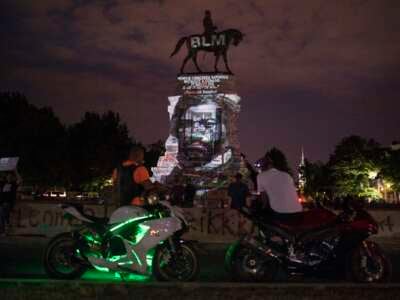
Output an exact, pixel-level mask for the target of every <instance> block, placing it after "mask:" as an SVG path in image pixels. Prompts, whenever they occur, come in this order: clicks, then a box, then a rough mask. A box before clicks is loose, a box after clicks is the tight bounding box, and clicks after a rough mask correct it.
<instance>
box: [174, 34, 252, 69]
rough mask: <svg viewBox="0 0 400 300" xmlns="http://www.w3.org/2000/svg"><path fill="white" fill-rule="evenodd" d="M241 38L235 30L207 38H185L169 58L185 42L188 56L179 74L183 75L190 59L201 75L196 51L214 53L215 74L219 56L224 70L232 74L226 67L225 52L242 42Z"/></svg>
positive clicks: (205, 36) (227, 66)
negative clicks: (222, 60)
mask: <svg viewBox="0 0 400 300" xmlns="http://www.w3.org/2000/svg"><path fill="white" fill-rule="evenodd" d="M243 37H244V34H243V33H241V32H240V31H239V30H237V29H227V30H224V31H221V32H216V33H213V34H211V35H208V36H207V35H191V36H186V37H183V38H181V39H180V40H179V41H178V43H177V44H176V46H175V50H174V51H173V52H172V53H171V56H170V57H172V56H174V55H175V54H176V53H178V52H179V50H180V49H181V47H182V45H183V44H184V43H185V42H186V48H187V49H188V54H187V55H186V57H185V59H184V60H183V63H182V66H181V73H183V70H184V68H185V65H186V63H187V61H188V60H189V59H190V58H191V59H192V60H193V63H194V65H195V66H196V68H197V71H198V72H199V73H202V71H201V70H200V68H199V65H198V64H197V53H198V51H200V50H202V51H207V52H213V53H214V56H215V64H214V71H215V72H218V61H219V58H220V56H221V55H222V57H223V59H224V62H225V67H226V70H227V71H228V73H230V74H233V73H232V71H231V70H230V68H229V65H228V58H227V52H228V49H229V46H230V45H231V44H233V45H234V46H237V45H238V44H239V43H240V42H241V41H242V40H243Z"/></svg>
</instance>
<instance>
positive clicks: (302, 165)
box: [297, 147, 306, 194]
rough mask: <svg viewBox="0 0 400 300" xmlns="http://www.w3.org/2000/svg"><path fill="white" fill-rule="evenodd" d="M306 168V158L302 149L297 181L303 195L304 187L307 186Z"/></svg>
mask: <svg viewBox="0 0 400 300" xmlns="http://www.w3.org/2000/svg"><path fill="white" fill-rule="evenodd" d="M305 166H306V161H305V156H304V149H303V147H301V159H300V163H299V167H298V172H299V174H298V180H297V188H298V190H299V192H300V193H301V194H302V193H303V192H304V187H305V185H306V177H305V174H304V168H305Z"/></svg>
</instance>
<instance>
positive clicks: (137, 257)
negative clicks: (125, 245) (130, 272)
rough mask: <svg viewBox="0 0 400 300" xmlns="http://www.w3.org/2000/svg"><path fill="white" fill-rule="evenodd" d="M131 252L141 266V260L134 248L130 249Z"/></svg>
mask: <svg viewBox="0 0 400 300" xmlns="http://www.w3.org/2000/svg"><path fill="white" fill-rule="evenodd" d="M132 254H133V256H134V257H135V258H136V260H137V262H138V264H139V265H140V266H142V262H141V261H140V258H139V256H138V255H137V254H136V252H135V250H133V249H132Z"/></svg>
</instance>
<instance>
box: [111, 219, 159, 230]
mask: <svg viewBox="0 0 400 300" xmlns="http://www.w3.org/2000/svg"><path fill="white" fill-rule="evenodd" d="M151 216H152V215H146V216H143V217H137V218H132V219H129V220H126V221H125V222H123V223H120V224H118V225H116V226H114V227H112V228H111V229H110V231H115V230H117V229H119V228H121V227H123V226H125V225H126V224H130V223H132V222H136V221H139V220H144V219H148V218H150V217H151Z"/></svg>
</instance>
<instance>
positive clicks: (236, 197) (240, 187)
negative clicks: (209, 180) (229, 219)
mask: <svg viewBox="0 0 400 300" xmlns="http://www.w3.org/2000/svg"><path fill="white" fill-rule="evenodd" d="M242 179H243V176H242V174H240V173H237V174H236V175H235V181H234V182H232V183H231V184H230V185H229V187H228V196H229V197H230V198H231V205H230V207H231V208H232V209H237V210H240V209H241V208H242V207H243V206H246V199H247V197H248V196H249V195H250V191H249V187H248V186H247V184H245V183H244V182H243V181H242Z"/></svg>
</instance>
